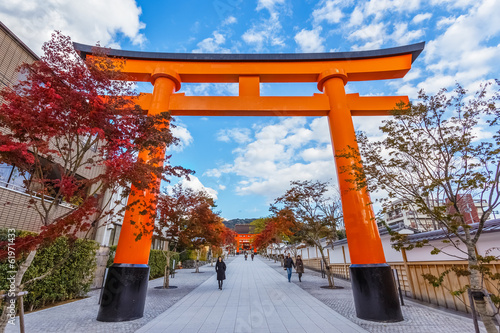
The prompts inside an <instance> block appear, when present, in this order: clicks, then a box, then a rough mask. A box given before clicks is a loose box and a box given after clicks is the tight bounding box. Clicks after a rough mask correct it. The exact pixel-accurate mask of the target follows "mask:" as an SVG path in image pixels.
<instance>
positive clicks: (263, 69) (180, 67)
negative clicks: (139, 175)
mask: <svg viewBox="0 0 500 333" xmlns="http://www.w3.org/2000/svg"><path fill="white" fill-rule="evenodd" d="M411 61H412V55H411V54H403V55H396V56H386V57H381V58H369V59H353V60H328V61H300V62H298V61H293V62H276V61H273V62H271V61H269V62H265V61H263V62H219V63H214V62H206V61H205V62H197V61H162V60H142V59H141V60H139V59H127V60H126V62H125V65H124V67H123V69H122V72H123V73H125V74H127V75H128V76H129V79H130V80H133V81H145V82H147V81H151V73H153V71H154V70H155V69H157V68H162V69H165V70H169V71H173V72H175V73H177V74H179V76H180V78H181V81H182V82H187V83H210V82H215V83H220V82H233V83H236V82H239V77H240V76H242V75H245V76H255V75H257V76H259V78H260V82H317V79H318V75H319V74H320V73H322V72H324V71H326V70H328V69H330V68H342V69H343V70H344V71H345V73H346V74H347V76H348V80H349V81H369V80H386V79H395V78H402V77H403V76H405V74H406V73H407V72H408V71H409V70H410V68H411Z"/></svg>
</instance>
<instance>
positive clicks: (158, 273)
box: [148, 250, 179, 280]
mask: <svg viewBox="0 0 500 333" xmlns="http://www.w3.org/2000/svg"><path fill="white" fill-rule="evenodd" d="M174 259H175V262H178V261H179V254H178V253H174V252H170V265H169V267H172V265H173V260H174ZM148 265H149V279H150V280H152V279H156V278H159V277H162V276H164V274H165V266H166V265H167V256H166V254H165V251H162V250H151V252H150V253H149V262H148Z"/></svg>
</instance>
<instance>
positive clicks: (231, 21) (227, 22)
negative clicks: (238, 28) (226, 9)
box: [222, 16, 238, 25]
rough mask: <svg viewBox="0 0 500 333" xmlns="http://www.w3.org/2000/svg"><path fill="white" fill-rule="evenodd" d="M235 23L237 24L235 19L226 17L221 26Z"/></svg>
mask: <svg viewBox="0 0 500 333" xmlns="http://www.w3.org/2000/svg"><path fill="white" fill-rule="evenodd" d="M236 22H238V20H237V19H236V17H234V16H228V17H227V18H226V19H225V20H224V21H223V22H222V25H229V24H235V23H236Z"/></svg>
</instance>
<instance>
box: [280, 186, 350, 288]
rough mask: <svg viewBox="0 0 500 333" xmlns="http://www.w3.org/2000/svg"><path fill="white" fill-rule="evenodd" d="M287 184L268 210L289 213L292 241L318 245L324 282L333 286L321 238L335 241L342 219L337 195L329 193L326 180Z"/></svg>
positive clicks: (340, 205) (328, 241)
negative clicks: (288, 185) (324, 274)
mask: <svg viewBox="0 0 500 333" xmlns="http://www.w3.org/2000/svg"><path fill="white" fill-rule="evenodd" d="M290 185H291V187H290V189H288V190H287V191H286V192H285V194H284V195H282V196H281V197H279V198H277V199H276V200H275V202H274V205H273V206H272V207H271V211H273V212H275V214H276V213H279V212H283V211H287V212H291V215H292V218H293V221H294V222H295V225H296V229H297V230H298V232H296V233H295V235H294V237H293V238H294V240H295V242H296V241H304V242H305V243H306V244H308V245H311V246H316V247H317V248H318V250H319V252H320V254H321V258H322V260H323V263H324V265H325V268H326V274H327V276H328V285H329V287H330V288H335V284H334V280H333V275H332V272H331V271H330V262H329V259H328V258H327V256H326V254H325V247H324V246H323V245H322V240H323V239H325V238H326V243H327V244H329V243H332V242H333V241H335V240H337V226H339V225H340V224H341V223H342V221H343V214H342V204H341V202H340V194H339V193H338V192H336V193H335V194H334V195H333V196H331V195H329V190H331V186H330V184H329V183H328V182H321V181H309V180H306V181H292V182H291V183H290Z"/></svg>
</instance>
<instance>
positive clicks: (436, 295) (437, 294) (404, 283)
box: [304, 259, 500, 312]
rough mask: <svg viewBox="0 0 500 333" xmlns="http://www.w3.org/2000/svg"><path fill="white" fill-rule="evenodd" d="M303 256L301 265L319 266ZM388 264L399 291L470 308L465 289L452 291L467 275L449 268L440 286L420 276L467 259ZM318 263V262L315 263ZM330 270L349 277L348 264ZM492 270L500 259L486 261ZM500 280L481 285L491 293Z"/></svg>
mask: <svg viewBox="0 0 500 333" xmlns="http://www.w3.org/2000/svg"><path fill="white" fill-rule="evenodd" d="M314 260H315V259H310V260H308V261H306V260H304V265H306V266H307V267H308V268H313V269H318V268H317V267H316V266H317V265H316V264H315V265H309V262H312V261H314ZM388 264H389V265H390V266H391V268H393V269H396V271H397V274H398V278H399V283H400V285H401V291H402V292H403V293H404V295H405V296H408V297H412V298H414V299H418V300H420V301H423V302H427V303H432V304H436V305H438V306H442V307H445V308H448V309H453V310H457V311H462V312H470V308H469V305H470V304H469V298H468V296H467V293H464V294H462V295H460V296H453V295H452V294H451V291H457V290H459V289H461V288H463V287H464V286H466V285H468V284H469V279H468V277H464V276H462V277H457V275H456V274H455V273H454V272H450V273H449V274H447V275H446V276H445V278H444V282H443V285H442V286H441V287H437V288H435V287H433V286H432V285H431V284H429V282H427V281H426V280H425V279H424V278H423V276H422V275H423V274H428V273H430V274H433V275H435V276H439V274H441V273H443V272H444V271H446V270H448V269H451V268H452V267H461V268H466V267H467V262H466V261H464V260H457V261H421V262H392V263H391V262H389V263H388ZM318 265H319V263H318ZM330 265H331V267H330V270H331V271H332V272H333V274H334V276H336V277H340V278H344V279H350V276H349V264H330ZM487 266H488V267H489V268H490V269H491V270H492V272H493V273H500V261H494V262H491V263H490V264H489V265H487ZM498 284H499V282H496V283H495V284H492V283H491V281H487V280H486V281H484V287H485V289H486V290H488V291H489V292H491V293H495V294H496V293H498V290H496V289H495V287H496V288H498V287H499V285H498Z"/></svg>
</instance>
